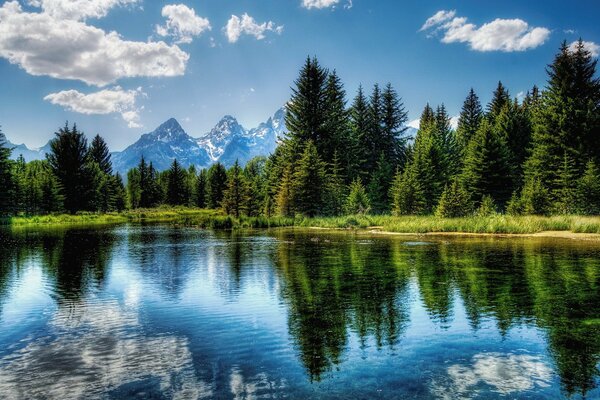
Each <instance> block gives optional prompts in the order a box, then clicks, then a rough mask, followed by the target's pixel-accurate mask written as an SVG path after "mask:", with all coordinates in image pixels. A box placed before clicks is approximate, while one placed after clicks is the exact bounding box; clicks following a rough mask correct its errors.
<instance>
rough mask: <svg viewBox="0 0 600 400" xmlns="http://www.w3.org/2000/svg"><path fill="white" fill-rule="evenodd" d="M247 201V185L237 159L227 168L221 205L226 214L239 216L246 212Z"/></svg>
mask: <svg viewBox="0 0 600 400" xmlns="http://www.w3.org/2000/svg"><path fill="white" fill-rule="evenodd" d="M247 201H248V187H247V184H246V179H245V177H244V174H243V172H242V168H240V164H239V163H238V161H237V160H236V161H235V164H233V167H231V169H230V170H229V173H228V177H227V188H226V189H225V191H224V192H223V201H222V202H221V207H222V208H223V211H224V212H225V213H226V214H229V215H233V216H234V217H236V218H239V217H240V216H241V215H242V214H243V213H245V212H246V203H247Z"/></svg>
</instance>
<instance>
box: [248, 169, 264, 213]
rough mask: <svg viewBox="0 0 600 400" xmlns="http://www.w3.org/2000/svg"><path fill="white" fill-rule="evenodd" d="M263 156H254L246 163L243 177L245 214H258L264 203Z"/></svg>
mask: <svg viewBox="0 0 600 400" xmlns="http://www.w3.org/2000/svg"><path fill="white" fill-rule="evenodd" d="M265 165H266V158H265V157H255V158H253V159H251V160H250V161H248V163H246V166H245V167H244V178H245V180H246V184H247V190H248V193H247V200H246V214H248V215H249V216H252V217H256V216H258V215H260V213H261V212H262V211H263V208H264V205H265V197H266V181H265Z"/></svg>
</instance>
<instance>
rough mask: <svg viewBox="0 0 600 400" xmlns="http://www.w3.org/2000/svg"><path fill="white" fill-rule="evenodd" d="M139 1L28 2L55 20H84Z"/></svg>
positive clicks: (35, 0) (41, 0) (67, 0)
mask: <svg viewBox="0 0 600 400" xmlns="http://www.w3.org/2000/svg"><path fill="white" fill-rule="evenodd" d="M139 1H140V0H29V2H28V3H29V5H31V6H34V7H41V8H42V10H43V11H44V13H46V14H48V15H50V16H52V17H54V18H57V19H74V20H84V19H87V18H102V17H105V16H106V15H107V14H108V11H109V10H110V9H111V8H113V7H119V6H127V5H132V4H135V3H138V2H139Z"/></svg>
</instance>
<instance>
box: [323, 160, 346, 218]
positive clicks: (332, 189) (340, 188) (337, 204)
mask: <svg viewBox="0 0 600 400" xmlns="http://www.w3.org/2000/svg"><path fill="white" fill-rule="evenodd" d="M345 201H346V186H345V185H344V175H343V172H342V168H341V166H340V162H339V158H338V155H337V152H336V153H335V154H334V155H333V163H332V164H331V167H330V172H329V174H328V178H327V193H326V198H325V214H327V215H334V216H336V215H341V214H342V213H343V212H344V203H345Z"/></svg>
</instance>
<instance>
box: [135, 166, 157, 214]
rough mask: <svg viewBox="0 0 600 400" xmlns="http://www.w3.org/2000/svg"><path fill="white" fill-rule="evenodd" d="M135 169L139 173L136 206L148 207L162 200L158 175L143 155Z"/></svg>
mask: <svg viewBox="0 0 600 400" xmlns="http://www.w3.org/2000/svg"><path fill="white" fill-rule="evenodd" d="M137 170H138V173H139V202H138V207H141V208H150V207H155V206H157V205H158V204H160V203H161V202H162V200H163V195H162V191H161V188H160V186H159V184H158V175H157V172H156V170H155V169H154V166H153V165H152V163H150V164H147V163H146V160H145V159H144V156H142V158H141V159H140V163H139V165H138V167H137ZM132 207H133V205H132Z"/></svg>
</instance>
